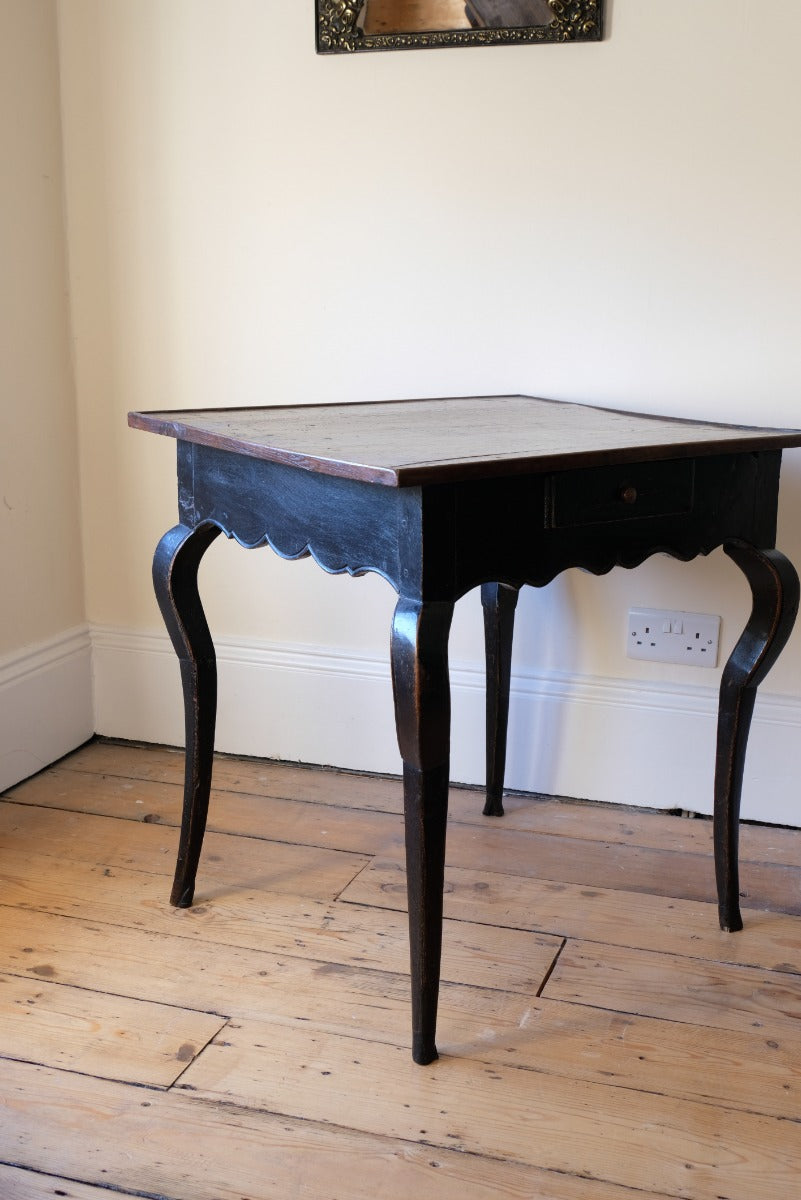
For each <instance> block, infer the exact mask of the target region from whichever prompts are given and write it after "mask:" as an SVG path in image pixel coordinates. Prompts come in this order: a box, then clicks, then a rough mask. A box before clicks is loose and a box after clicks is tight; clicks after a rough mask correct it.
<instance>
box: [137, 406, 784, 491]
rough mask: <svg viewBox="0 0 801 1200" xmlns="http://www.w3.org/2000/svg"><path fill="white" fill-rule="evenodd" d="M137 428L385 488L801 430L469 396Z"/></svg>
mask: <svg viewBox="0 0 801 1200" xmlns="http://www.w3.org/2000/svg"><path fill="white" fill-rule="evenodd" d="M128 423H129V425H131V426H133V427H134V428H137V429H144V430H148V431H150V432H153V433H161V434H166V435H167V436H170V437H174V438H177V439H179V440H181V441H188V442H195V443H199V444H201V445H206V446H215V447H218V448H219V449H223V450H230V451H233V452H234V453H237V454H244V455H247V456H249V457H252V458H260V459H266V460H268V461H271V462H281V463H286V464H288V465H290V466H296V467H300V468H302V469H304V470H308V471H314V472H319V473H322V474H326V475H336V476H340V477H344V478H349V479H359V480H363V481H367V482H370V483H378V484H384V485H387V486H389V487H414V486H419V485H421V484H430V483H445V482H457V481H460V480H468V479H476V478H487V477H491V476H499V475H514V474H523V473H530V472H540V471H551V470H569V469H572V468H578V467H585V466H598V465H604V464H613V463H624V462H642V461H649V460H658V459H672V458H688V457H695V456H698V455H710V454H722V453H735V452H742V451H750V450H770V449H777V450H779V449H783V448H785V447H790V446H801V430H799V429H765V428H760V427H755V426H743V425H723V424H715V423H706V422H702V421H691V420H683V419H680V418H675V417H661V416H651V415H647V414H642V413H632V412H623V411H619V410H614V409H607V408H597V407H593V406H590V405H584V404H573V403H567V402H563V401H556V400H543V399H537V398H535V397H531V396H464V397H452V398H443V399H428V400H389V401H378V402H370V403H354V404H311V405H296V406H273V407H264V408H224V409H196V410H182V411H175V412H132V413H129V414H128Z"/></svg>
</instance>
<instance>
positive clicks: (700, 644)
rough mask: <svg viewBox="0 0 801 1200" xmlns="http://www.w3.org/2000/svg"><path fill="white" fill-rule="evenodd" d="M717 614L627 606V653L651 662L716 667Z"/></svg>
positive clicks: (717, 643)
mask: <svg viewBox="0 0 801 1200" xmlns="http://www.w3.org/2000/svg"><path fill="white" fill-rule="evenodd" d="M719 644H720V617H715V616H710V615H709V614H708V613H686V612H675V611H673V610H668V609H663V608H632V609H629V624H628V631H627V635H626V654H627V655H628V657H629V658H645V659H649V660H650V661H651V662H669V663H684V664H685V666H690V667H716V666H717V663H718V647H719Z"/></svg>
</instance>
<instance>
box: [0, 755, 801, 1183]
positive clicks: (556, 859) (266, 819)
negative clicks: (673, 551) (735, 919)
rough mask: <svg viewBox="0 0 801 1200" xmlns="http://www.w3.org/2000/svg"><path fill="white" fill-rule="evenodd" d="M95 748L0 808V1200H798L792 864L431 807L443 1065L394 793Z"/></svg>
mask: <svg viewBox="0 0 801 1200" xmlns="http://www.w3.org/2000/svg"><path fill="white" fill-rule="evenodd" d="M181 775H182V759H181V756H180V755H179V754H177V753H176V752H172V751H166V750H160V749H150V748H135V747H129V746H116V745H111V744H105V743H101V742H96V743H94V744H92V745H90V746H88V747H86V748H84V749H83V750H81V751H79V752H78V753H76V754H75V755H73V756H72V757H71V758H69V759H67V760H65V761H64V762H62V763H60V764H59V765H58V766H57V767H56V768H53V769H51V770H48V771H45V772H43V773H42V774H41V775H39V776H37V777H36V778H34V779H32V780H29V781H28V782H26V783H24V784H22V785H20V786H18V787H17V788H15V789H14V790H13V791H12V792H10V793H9V794H8V795H7V796H6V797H5V799H4V800H3V801H2V802H0V886H1V887H2V892H1V893H0V902H1V903H2V906H3V908H2V921H0V942H1V943H2V947H1V948H0V1056H2V1088H1V1089H0V1164H2V1165H0V1197H2V1198H3V1200H43V1198H44V1197H56V1196H59V1197H69V1198H70V1200H103V1197H108V1196H109V1195H110V1192H113V1193H116V1194H119V1193H122V1194H123V1195H124V1196H145V1197H160V1198H166V1200H266V1198H268V1197H269V1198H270V1200H272V1198H275V1200H301V1198H303V1200H317V1198H319V1200H376V1198H381V1200H416V1198H418V1197H419V1198H421V1200H428V1198H434V1200H451V1198H453V1200H498V1198H501V1200H503V1198H507V1200H524V1198H525V1200H532V1198H533V1200H647V1198H651V1200H664V1197H667V1196H681V1197H689V1198H691V1200H719V1198H721V1197H725V1198H726V1200H785V1198H786V1200H791V1198H792V1200H795V1198H796V1197H798V1196H799V1195H801V1124H800V1123H799V1120H800V1118H801V915H799V914H801V865H800V864H801V833H796V832H790V831H786V830H769V829H765V828H758V827H751V828H746V829H745V830H744V837H743V841H744V846H743V856H744V858H745V860H746V862H745V866H744V871H743V884H744V891H745V893H746V896H745V904H746V905H747V906H748V908H747V909H746V912H745V919H746V928H745V930H744V931H743V932H742V933H740V934H723V933H720V932H719V930H718V928H717V921H716V911H715V908H714V905H713V904H712V903H711V900H712V874H713V872H712V863H711V858H710V829H709V823H708V822H706V821H702V820H686V819H682V818H680V817H671V816H666V815H653V814H643V813H633V812H631V811H626V810H616V809H611V808H608V807H603V808H599V807H590V806H583V805H580V804H572V803H559V802H556V801H550V800H543V799H535V798H531V797H517V798H515V797H513V798H510V799H509V801H508V804H507V815H506V817H504V818H503V819H502V820H497V819H492V818H483V817H481V815H480V808H481V797H480V795H479V794H478V793H476V792H475V791H470V790H467V789H454V792H453V799H452V815H451V822H450V828H449V834H448V837H449V842H448V863H449V871H448V890H447V896H446V910H447V916H448V920H447V921H446V929H445V950H444V979H445V981H446V982H445V983H444V984H443V987H442V999H441V1015H440V1035H439V1045H440V1052H441V1058H440V1060H439V1062H437V1063H436V1064H434V1065H433V1066H431V1067H427V1068H421V1067H416V1066H414V1065H413V1063H412V1062H411V1058H410V1054H409V1007H408V979H407V943H406V929H405V917H404V914H403V911H402V910H403V908H404V870H403V852H402V827H401V818H400V815H399V814H400V810H401V795H400V786H399V784H398V783H397V782H396V781H393V780H386V779H373V778H369V777H362V776H355V775H346V774H337V773H334V772H326V771H320V770H312V769H303V768H291V767H286V766H281V765H275V764H268V763H263V762H254V761H242V760H237V759H232V758H222V759H220V760H219V761H218V764H217V767H216V773H215V783H216V790H215V794H214V796H213V804H212V817H211V829H212V832H210V833H209V835H208V837H207V841H206V848H205V855H204V860H203V864H202V868H201V874H200V880H199V887H198V895H197V903H196V907H195V908H193V909H191V910H188V911H176V910H174V909H171V908H170V907H169V906H168V904H167V895H168V892H169V883H170V876H171V872H172V866H173V858H174V854H175V849H176V831H175V824H176V821H177V818H178V813H179V806H180V779H181Z"/></svg>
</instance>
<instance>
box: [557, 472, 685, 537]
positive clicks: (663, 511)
mask: <svg viewBox="0 0 801 1200" xmlns="http://www.w3.org/2000/svg"><path fill="white" fill-rule="evenodd" d="M694 490H695V462H694V460H693V459H670V460H668V461H667V462H650V463H632V464H631V465H630V466H626V465H625V464H623V465H622V466H614V467H589V468H587V469H586V470H583V471H581V470H579V471H559V472H557V473H555V474H553V475H551V476H550V479H549V481H548V488H547V491H546V525H547V526H548V527H549V528H551V529H568V528H570V527H571V526H579V525H600V524H605V523H608V522H611V521H636V520H641V519H642V518H644V517H670V516H678V515H680V514H682V513H688V512H690V511H691V509H692V506H693V493H694Z"/></svg>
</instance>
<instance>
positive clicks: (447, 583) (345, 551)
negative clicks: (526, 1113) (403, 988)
mask: <svg viewBox="0 0 801 1200" xmlns="http://www.w3.org/2000/svg"><path fill="white" fill-rule="evenodd" d="M129 423H130V424H131V425H133V426H135V427H137V428H140V429H146V430H150V431H152V432H154V433H161V434H167V435H169V436H171V437H175V438H177V439H178V508H179V521H180V523H179V524H178V525H176V526H175V527H174V528H173V529H171V530H170V531H169V532H168V533H166V534H165V535H164V537H163V538H162V540H161V542H160V543H159V545H158V548H157V550H156V555H155V560H154V563H153V578H154V583H155V588H156V594H157V596H158V600H159V605H160V607H161V611H162V614H163V616H164V620H165V622H166V625H167V628H168V630H169V633H170V637H171V638H172V642H173V645H174V646H175V649H176V652H177V654H178V657H179V659H180V663H181V674H182V679H183V692H184V706H185V714H186V777H185V793H184V809H183V822H182V829H181V838H180V848H179V854H178V863H177V867H176V874H175V883H174V886H173V892H172V897H171V899H172V903H173V904H176V905H179V906H184V907H186V906H188V905H190V904H191V903H192V897H193V893H194V886H195V875H196V872H197V868H198V862H199V857H200V851H201V845H202V841H203V834H204V830H205V825H206V814H207V809H208V800H209V789H210V786H211V770H212V754H213V748H214V724H215V714H216V666H215V656H214V646H213V644H212V640H211V636H210V633H209V630H208V626H207V624H206V620H205V617H204V615H203V609H202V606H201V603H200V598H199V595H198V590H197V572H198V566H199V563H200V560H201V558H202V556H203V554H204V552H205V551H206V549H207V548H208V546H209V545H210V544H211V542H213V541H214V539H215V538H216V537H217V536H218V535H219V534H220V533H224V534H225V535H226V536H227V537H234V538H236V540H237V541H238V542H239V543H240V544H241V545H243V546H245V547H249V548H250V547H257V546H262V545H265V544H267V545H270V546H272V547H273V549H274V550H276V551H277V552H278V554H280V555H282V556H283V557H285V558H302V557H304V556H306V555H308V554H311V555H313V557H314V558H315V560H316V561H317V562H318V563H319V564H320V566H322V567H323V568H324V569H325V570H326V571H332V572H345V571H347V572H348V573H350V574H351V575H359V574H362V573H363V572H365V571H376V572H378V573H379V574H381V575H383V576H384V578H385V579H387V580H388V581H389V582H390V583H391V584H392V586H393V587H394V588H395V590H396V591H397V592H398V597H399V598H398V602H397V606H396V608H395V615H394V619H393V622H392V638H391V658H392V679H393V688H394V696H395V716H396V722H397V731H398V743H399V746H400V753H401V757H402V759H403V780H404V804H405V822H406V872H407V880H408V896H409V935H410V945H411V976H412V1053H413V1057H414V1059H415V1061H416V1062H419V1063H427V1062H430V1061H431V1060H432V1059H434V1058H436V1053H437V1052H436V1045H435V1030H436V1015H437V997H438V991H439V964H440V949H441V938H442V893H443V872H444V861H445V825H446V817H447V801H448V767H449V752H450V689H449V678H448V632H449V629H450V624H451V617H452V614H453V606H454V603H455V601H456V600H457V599H458V598H459V597H460V596H462V595H464V594H465V593H466V592H468V591H470V590H471V589H472V588H474V587H476V586H479V585H480V586H481V598H482V603H483V605H484V617H485V629H486V651H487V805H486V808H485V812H487V813H495V814H500V813H501V812H502V807H501V797H502V794H503V773H504V757H505V745H506V721H507V714H508V702H509V675H510V660H511V647H512V630H513V621H514V609H515V603H516V600H517V594H518V591H519V589H520V588H521V587H522V586H523V585H524V584H530V585H533V586H534V587H542V586H543V585H544V584H546V583H548V582H549V581H550V580H551V579H553V578H554V576H555V575H557V574H558V573H559V572H560V571H563V570H565V569H566V568H567V567H576V566H577V567H583V568H585V569H587V570H589V571H592V572H594V573H596V574H602V573H604V572H606V571H609V570H610V569H611V568H612V567H613V566H622V567H634V566H636V565H637V564H639V563H641V562H643V561H644V560H645V559H646V558H648V557H649V556H650V555H652V554H656V553H666V554H670V555H673V556H674V557H676V558H680V559H684V560H689V559H692V558H694V557H695V556H697V555H699V554H708V553H709V552H710V551H712V550H714V549H715V548H716V547H718V546H723V548H724V550H725V551H726V553H727V554H728V555H729V557H730V558H731V559H732V560H733V561H734V562H735V563H736V564H737V566H738V567H739V568H740V569H741V570H742V571H743V573H744V574H745V576H746V579H747V580H748V583H749V584H750V587H751V591H752V595H753V611H752V614H751V617H750V619H749V621H748V623H747V626H746V628H745V631H744V632H743V634H742V636H741V638H740V640H739V641H738V643H737V645H736V647H735V649H734V652H733V653H732V655H731V657H730V659H729V661H728V663H727V664H726V667H725V669H724V671H723V676H722V682H721V689H720V708H719V718H718V740H717V761H716V772H715V797H714V841H715V865H716V875H717V887H718V901H719V909H720V922H721V926H722V928H723V929H726V930H737V929H740V928H742V920H741V917H740V910H739V900H738V867H737V851H738V822H739V806H740V792H741V786H742V776H743V766H744V760H745V750H746V742H747V738H748V730H749V725H750V720H751V714H752V712H753V707H754V699H755V696H756V689H757V687H758V685H759V684H760V683H761V681H762V680H763V679H764V677H765V675H766V674H767V672H768V671H769V670H770V668H771V666H772V665H773V663H774V662H775V660H776V658H777V657H778V655H779V654H780V652H781V650H782V647H783V646H784V644H785V642H786V641H787V638H788V637H789V635H790V632H791V629H792V627H793V622H794V620H795V616H796V612H797V608H798V595H799V585H798V576H797V575H796V572H795V570H794V568H793V566H792V564H791V563H790V562H789V561H788V560H787V559H786V558H785V557H784V556H783V555H782V554H780V553H779V552H778V551H777V550H775V549H774V541H775V533H776V509H777V503H778V494H779V469H780V465H781V451H782V449H783V448H784V447H788V446H800V445H801V431H799V430H769V429H755V428H746V427H738V426H729V425H711V424H702V423H700V422H694V421H681V420H672V419H667V418H662V417H651V416H641V415H635V414H631V413H623V412H613V411H610V410H606V409H599V408H588V407H584V406H582V405H574V404H564V403H559V402H554V401H548V400H536V399H532V398H530V397H526V396H491V397H480V398H462V399H445V400H408V401H400V402H395V401H393V402H387V403H378V404H354V405H313V406H303V407H292V408H287V407H275V408H250V409H224V410H220V409H216V410H202V411H195V412H165V413H131V414H130V416H129Z"/></svg>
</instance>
